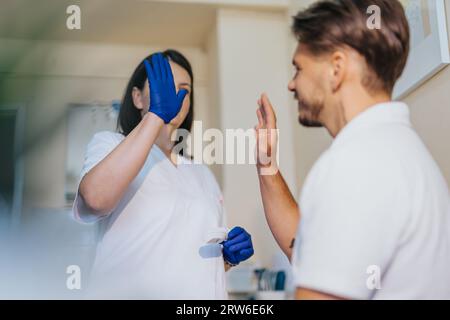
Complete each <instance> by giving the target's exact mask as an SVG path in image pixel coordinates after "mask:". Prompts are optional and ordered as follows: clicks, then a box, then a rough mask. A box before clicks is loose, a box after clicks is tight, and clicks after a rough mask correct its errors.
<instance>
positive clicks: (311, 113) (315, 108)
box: [298, 99, 323, 128]
mask: <svg viewBox="0 0 450 320" xmlns="http://www.w3.org/2000/svg"><path fill="white" fill-rule="evenodd" d="M298 101H299V103H298V108H299V116H298V122H300V124H301V125H303V126H304V127H307V128H321V127H323V124H322V123H321V122H320V121H319V115H320V113H321V112H322V110H323V103H319V102H312V103H308V102H306V101H305V100H304V99H299V100H298Z"/></svg>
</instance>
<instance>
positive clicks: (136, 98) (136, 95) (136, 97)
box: [131, 87, 144, 110]
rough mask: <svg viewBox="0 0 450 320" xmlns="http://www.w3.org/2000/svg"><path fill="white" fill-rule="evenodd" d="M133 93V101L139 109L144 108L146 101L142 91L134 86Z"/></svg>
mask: <svg viewBox="0 0 450 320" xmlns="http://www.w3.org/2000/svg"><path fill="white" fill-rule="evenodd" d="M131 95H132V97H133V103H134V105H135V106H136V108H138V109H139V110H143V109H144V103H143V101H142V100H143V99H142V92H141V90H139V89H138V88H137V87H133V91H132V92H131Z"/></svg>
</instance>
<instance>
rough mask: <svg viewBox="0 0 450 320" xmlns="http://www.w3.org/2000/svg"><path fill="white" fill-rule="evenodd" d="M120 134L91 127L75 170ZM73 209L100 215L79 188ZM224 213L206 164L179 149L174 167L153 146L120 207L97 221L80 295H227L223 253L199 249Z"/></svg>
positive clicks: (92, 161) (86, 216)
mask: <svg viewBox="0 0 450 320" xmlns="http://www.w3.org/2000/svg"><path fill="white" fill-rule="evenodd" d="M123 139H124V136H123V135H121V134H119V133H113V132H101V133H97V134H96V135H95V136H94V138H93V139H92V141H91V142H90V143H89V145H88V147H87V152H86V157H85V163H84V167H83V170H82V174H81V177H83V176H84V175H85V174H86V173H87V172H89V170H91V169H92V168H93V167H94V166H95V165H96V164H97V163H99V162H100V161H101V160H102V159H103V158H105V157H106V156H107V155H108V154H109V153H110V152H111V151H112V150H113V149H114V148H115V147H116V146H117V145H118V144H119V143H120V142H121V141H122V140H123ZM123 166H124V167H125V166H126V163H124V164H123ZM117 174H120V172H117ZM80 180H81V179H80ZM73 211H74V215H75V217H76V218H77V219H79V220H80V221H83V222H93V221H95V220H98V218H97V217H96V216H93V215H92V214H90V213H89V211H88V210H87V209H86V207H85V205H84V203H83V200H82V198H81V197H79V196H78V195H77V197H76V200H75V202H74V207H73ZM224 215H225V213H224V210H223V200H222V195H221V192H220V189H219V187H218V185H217V183H216V180H215V179H214V176H213V175H212V173H211V172H210V171H209V169H208V168H207V167H206V166H204V165H197V164H193V163H192V162H191V161H190V160H188V159H186V158H184V157H181V156H180V157H179V164H178V166H174V165H173V164H172V162H171V161H170V160H169V159H168V158H167V157H166V156H165V155H164V153H163V152H162V151H161V150H160V149H159V148H158V146H156V145H154V146H153V147H152V149H151V151H150V153H149V156H148V159H147V160H146V162H145V165H144V166H143V168H142V170H141V171H140V173H139V174H138V176H137V177H136V178H135V179H134V181H133V182H132V183H131V184H130V186H129V187H128V189H127V191H126V194H125V196H124V197H123V198H122V199H121V201H120V202H119V204H118V206H117V207H116V208H115V210H114V211H113V212H111V214H110V215H109V216H108V217H107V218H104V219H102V220H101V226H102V227H103V229H104V235H103V237H102V239H101V240H100V241H99V243H98V246H97V254H96V259H95V263H94V266H93V270H92V272H91V277H90V284H89V287H88V290H87V292H88V294H87V296H86V297H87V298H102V299H103V298H105V299H115V298H125V299H226V298H227V293H226V287H225V270H224V264H223V257H222V256H221V252H219V256H218V255H212V256H211V255H206V256H205V254H202V253H201V250H202V248H203V247H204V245H205V244H206V242H207V241H208V240H209V239H208V233H210V232H211V231H214V230H217V229H218V228H221V227H225V216H224Z"/></svg>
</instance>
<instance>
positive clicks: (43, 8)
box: [0, 0, 215, 46]
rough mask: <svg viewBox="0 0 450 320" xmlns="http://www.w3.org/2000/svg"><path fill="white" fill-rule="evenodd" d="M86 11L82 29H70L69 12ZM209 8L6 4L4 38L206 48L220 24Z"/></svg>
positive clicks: (0, 32) (93, 1) (45, 0)
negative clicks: (75, 8)
mask: <svg viewBox="0 0 450 320" xmlns="http://www.w3.org/2000/svg"><path fill="white" fill-rule="evenodd" d="M72 4H77V5H79V7H80V9H81V30H68V29H67V27H66V19H67V17H68V16H69V15H68V14H67V13H66V8H67V7H68V6H69V5H72ZM214 21H215V7H214V6H211V5H208V4H205V3H195V4H190V3H184V2H181V3H180V2H172V1H165V2H164V1H148V0H147V1H146V0H126V1H125V0H78V1H74V0H39V1H36V0H0V38H15V39H34V40H57V41H88V42H103V43H120V44H130V45H134V44H136V45H155V44H157V45H170V44H177V45H184V46H199V45H202V44H203V43H204V41H205V39H206V37H207V35H208V32H209V31H210V30H211V28H212V27H213V25H214Z"/></svg>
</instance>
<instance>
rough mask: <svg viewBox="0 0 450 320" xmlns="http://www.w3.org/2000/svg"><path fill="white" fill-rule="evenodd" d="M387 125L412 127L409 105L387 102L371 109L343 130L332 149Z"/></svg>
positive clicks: (362, 113)
mask: <svg viewBox="0 0 450 320" xmlns="http://www.w3.org/2000/svg"><path fill="white" fill-rule="evenodd" d="M386 124H398V125H403V126H408V127H411V121H410V113H409V107H408V105H406V104H405V103H403V102H386V103H380V104H376V105H374V106H372V107H369V108H368V109H367V110H365V111H363V112H361V113H360V114H359V115H357V116H356V117H355V118H354V119H353V120H351V121H350V122H349V123H348V124H347V125H346V126H345V127H344V128H342V130H341V132H339V134H338V135H337V136H336V138H335V139H334V141H333V144H332V145H331V147H332V148H334V147H336V146H338V145H340V144H342V143H343V142H344V141H346V140H347V139H349V138H351V137H355V136H358V135H360V134H361V133H362V132H364V131H367V130H371V129H373V128H374V127H377V126H381V125H386Z"/></svg>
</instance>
